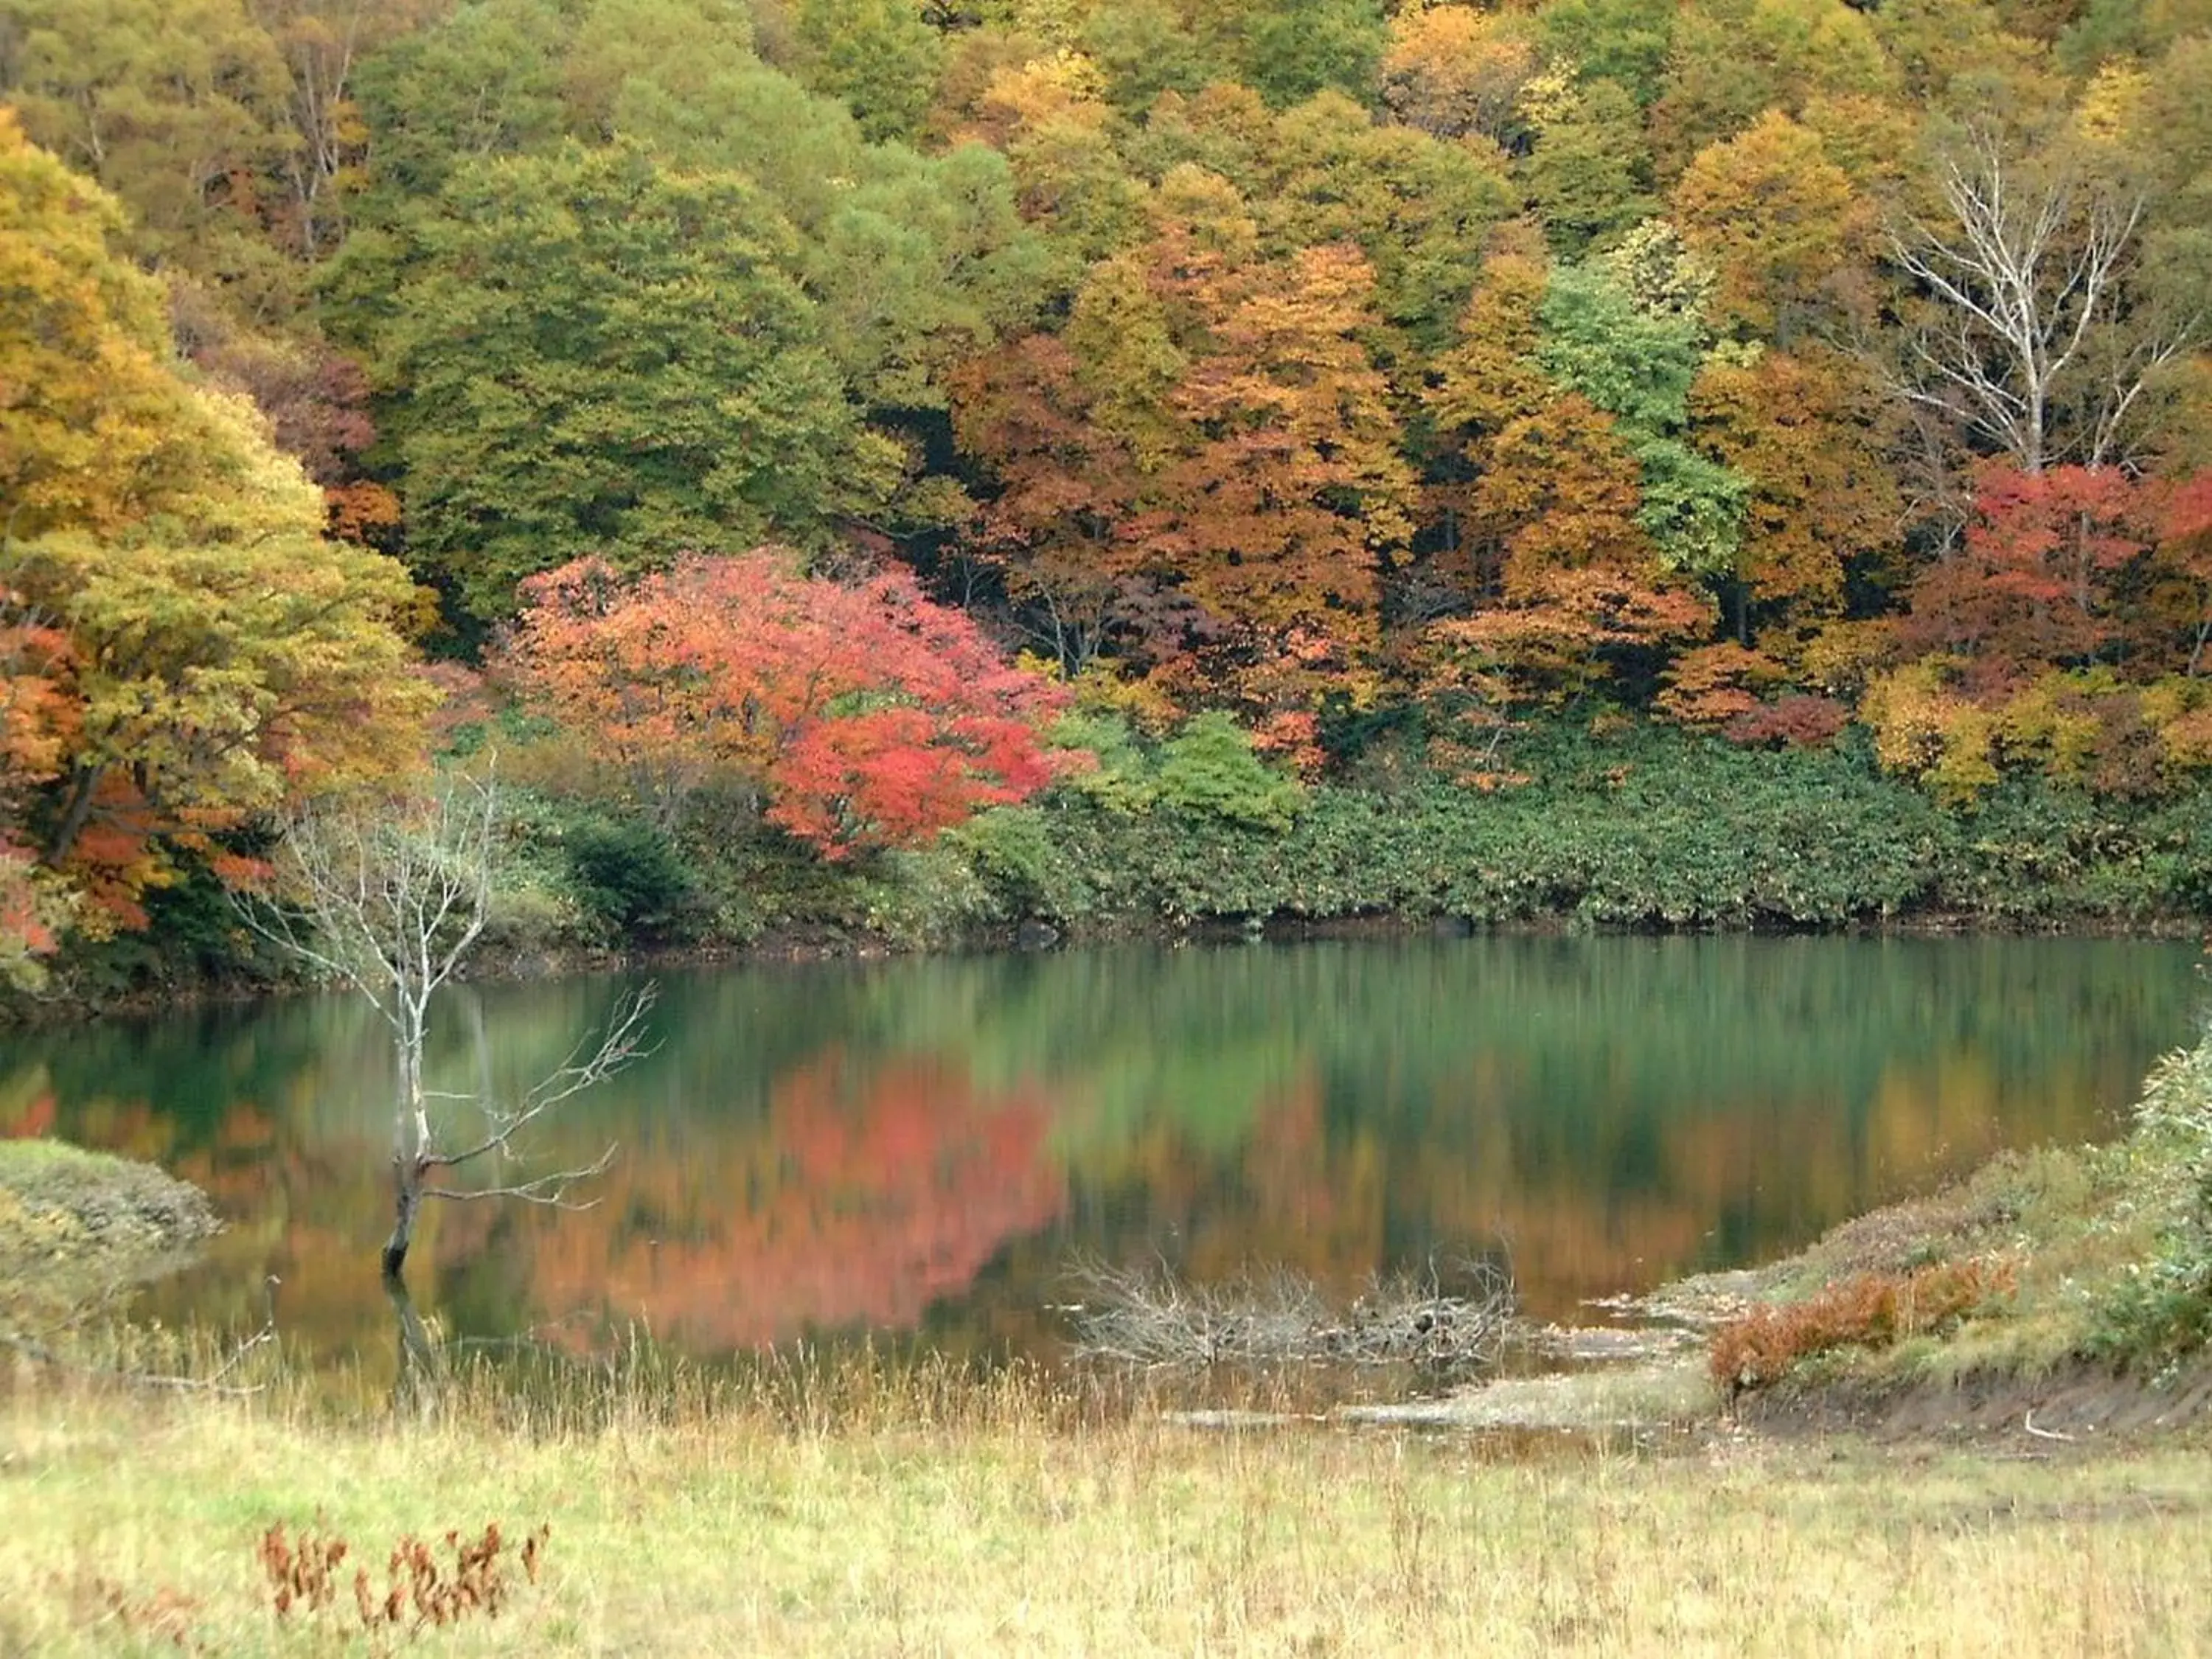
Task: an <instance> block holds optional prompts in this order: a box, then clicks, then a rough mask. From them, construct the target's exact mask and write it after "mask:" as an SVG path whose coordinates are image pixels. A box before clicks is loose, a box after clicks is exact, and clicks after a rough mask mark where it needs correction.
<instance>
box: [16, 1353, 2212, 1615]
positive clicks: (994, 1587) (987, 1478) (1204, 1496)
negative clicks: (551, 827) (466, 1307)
mask: <svg viewBox="0 0 2212 1659" xmlns="http://www.w3.org/2000/svg"><path fill="white" fill-rule="evenodd" d="M849 1382H850V1379H848V1383H849ZM0 1504H4V1505H5V1509H6V1512H7V1514H8V1515H9V1517H10V1519H9V1526H8V1528H6V1529H5V1532H4V1534H0V1650H4V1651H9V1652H18V1651H20V1652H38V1653H54V1654H73V1653H82V1654H114V1653H122V1652H130V1651H133V1650H142V1651H148V1652H154V1651H174V1650H175V1645H174V1644H183V1645H185V1646H187V1647H190V1646H192V1645H195V1644H197V1646H199V1647H200V1648H201V1649H202V1650H205V1651H213V1652H222V1653H226V1654H231V1653H237V1654H251V1653H259V1652H298V1651H344V1650H363V1651H366V1650H369V1644H368V1642H367V1641H366V1640H364V1639H363V1638H360V1637H359V1635H358V1633H357V1632H358V1630H359V1619H360V1615H359V1613H358V1611H357V1610H356V1605H355V1599H354V1595H353V1592H352V1589H351V1588H350V1581H351V1576H352V1572H353V1570H354V1564H355V1563H362V1564H365V1565H366V1567H367V1569H368V1571H369V1572H370V1573H371V1575H372V1576H373V1578H374V1588H375V1589H376V1590H377V1591H378V1592H379V1593H380V1592H381V1590H382V1588H383V1586H384V1583H385V1579H386V1571H387V1555H388V1552H389V1550H390V1548H391V1547H392V1544H393V1543H394V1542H395V1541H398V1539H399V1538H400V1537H401V1536H402V1535H403V1534H419V1535H421V1536H423V1537H425V1538H427V1539H429V1540H431V1541H433V1543H434V1545H435V1544H436V1541H438V1540H439V1539H440V1538H441V1536H442V1534H444V1533H445V1532H446V1530H447V1529H448V1528H459V1529H461V1530H462V1531H463V1532H464V1533H465V1534H466V1535H467V1536H470V1537H473V1536H475V1535H477V1533H478V1532H479V1530H480V1529H481V1528H483V1526H484V1525H485V1524H486V1523H487V1522H492V1521H497V1522H500V1523H501V1527H502V1529H503V1532H504V1533H505V1534H506V1536H507V1539H509V1540H520V1538H521V1537H522V1536H523V1535H524V1534H526V1532H528V1531H530V1530H532V1529H533V1528H537V1527H538V1526H539V1525H541V1524H544V1525H550V1528H551V1530H550V1542H549V1545H548V1548H547V1553H546V1558H545V1569H544V1573H543V1575H542V1578H541V1581H540V1582H539V1583H537V1584H535V1585H532V1584H530V1583H526V1582H525V1581H524V1579H523V1577H522V1576H521V1575H520V1573H519V1572H513V1573H511V1575H510V1578H509V1585H510V1595H511V1600H510V1601H508V1603H507V1606H506V1607H505V1609H504V1610H503V1611H502V1613H501V1615H500V1616H499V1618H498V1619H497V1620H487V1619H484V1618H483V1617H481V1616H480V1615H470V1616H466V1617H464V1618H463V1619H462V1620H460V1622H459V1623H458V1624H457V1625H455V1626H453V1627H452V1628H450V1629H448V1630H446V1631H443V1632H436V1633H435V1639H432V1640H429V1641H426V1642H425V1644H424V1646H425V1649H426V1650H431V1651H441V1652H455V1653H495V1652H515V1651H524V1650H528V1651H534V1652H559V1653H670V1654H678V1653H681V1654H710V1653H731V1654H756V1653H778V1654H799V1655H805V1654H816V1653H819V1654H825V1655H826V1654H872V1653H883V1654H890V1653H979V1652H1006V1653H1024V1652H1032V1653H1091V1652H1100V1651H1106V1650H1115V1651H1121V1652H1129V1651H1137V1652H1176V1653H1186V1654H1189V1653H1228V1652H1235V1653H1360V1654H1370V1653H1389V1652H1404V1653H1432V1652H1439V1651H1444V1652H1454V1651H1455V1652H1468V1653H1474V1652H1480V1653H1507V1654H1510V1653H1526V1654H1542V1653H1558V1652H1605V1653H1658V1652H1664V1651H1668V1650H1688V1651H1692V1652H1700V1651H1729V1652H1777V1653H1779V1652H1822V1653H1864V1654H1889V1653H1897V1652H1905V1651H1911V1652H1915V1653H1929V1654H1948V1653H1959V1654H1966V1653H1988V1652H1997V1651H2005V1650H2009V1651H2013V1652H2017V1653H2043V1652H2061V1651H2063V1652H2067V1653H2115V1654H2117V1653H2130V1652H2172V1651H2179V1650H2183V1649H2185V1648H2186V1647H2187V1646H2189V1645H2190V1644H2191V1643H2193V1642H2194V1641H2196V1640H2197V1638H2199V1637H2200V1636H2201V1633H2202V1632H2203V1630H2204V1629H2205V1628H2207V1627H2208V1624H2212V1525H2208V1524H2206V1523H2205V1510H2206V1507H2207V1505H2208V1504H2212V1473H2208V1465H2207V1462H2206V1460H2205V1459H2204V1457H2203V1449H2202V1447H2201V1446H2200V1447H2193V1448H2192V1447H2191V1446H2188V1445H2174V1444H2165V1445H2160V1446H2156V1447H2149V1448H2145V1449H2138V1450H2136V1451H2132V1452H2123V1453H2119V1454H2117V1455H2106V1456H2103V1457H2101V1458H2099V1459H2097V1460H2095V1461H2093V1462H2077V1461H2075V1460H2074V1459H2072V1458H2071V1457H2070V1456H2067V1455H2061V1456H2060V1457H2058V1458H2057V1459H2054V1460H2051V1461H2044V1462H2022V1461H2018V1460H2017V1459H2016V1458H2014V1457H2004V1458H1996V1457H1990V1456H1987V1455H1948V1454H1946V1455H1937V1454H1933V1453H1929V1452H1927V1451H1924V1450H1923V1451H1898V1450H1894V1449H1889V1450H1880V1449H1868V1448H1863V1447H1858V1446H1850V1445H1840V1444H1822V1445H1820V1446H1818V1447H1810V1446H1806V1445H1802V1444H1787V1443H1767V1442H1759V1441H1753V1440H1744V1439H1739V1438H1733V1437H1725V1436H1722V1437H1714V1438H1711V1439H1708V1440H1705V1441H1704V1442H1702V1443H1699V1444H1698V1445H1697V1446H1696V1447H1695V1448H1694V1449H1692V1450H1689V1451H1687V1452H1677V1453H1675V1454H1673V1455H1655V1454H1652V1453H1650V1452H1639V1451H1636V1450H1633V1449H1622V1448H1612V1449H1607V1448H1606V1447H1603V1446H1591V1445H1589V1444H1587V1443H1580V1442H1564V1441H1563V1442H1560V1443H1558V1444H1557V1445H1553V1446H1550V1447H1547V1448H1544V1449H1537V1450H1534V1451H1532V1450H1531V1449H1530V1448H1529V1447H1528V1445H1527V1444H1526V1443H1514V1444H1511V1445H1510V1446H1509V1445H1504V1444H1500V1443H1494V1442H1489V1441H1486V1440H1483V1439H1481V1438H1470V1437H1445V1436H1427V1437H1424V1436H1418V1435H1409V1434H1407V1433H1404V1432H1392V1431H1379V1430H1366V1431H1338V1430H1329V1431H1320V1430H1316V1431H1310V1432H1276V1433H1269V1434H1264V1435H1225V1434H1220V1433H1216V1432H1206V1431H1193V1430H1188V1429H1179V1428H1176V1427H1175V1426H1173V1425H1169V1424H1166V1423H1164V1422H1162V1421H1160V1420H1158V1419H1156V1418H1148V1417H1146V1416H1143V1415H1132V1414H1121V1413H1100V1412H1097V1411H1094V1410H1092V1409H1090V1408H1088V1407H1084V1406H1082V1405H1080V1404H1079V1403H1078V1402H1076V1401H1073V1399H1072V1398H1071V1397H1070V1396H1068V1395H1066V1394H1065V1393H1063V1392H1061V1391H1060V1390H1058V1389H1055V1388H1054V1387H1053V1386H1052V1385H1049V1384H1047V1383H1042V1382H1041V1381H1038V1380H1036V1379H1034V1378H1028V1377H1015V1378H1012V1379H1002V1380H1001V1381H1000V1382H999V1383H995V1384H993V1385H990V1386H988V1387H983V1388H971V1389H961V1390H955V1391H951V1392H950V1393H948V1392H947V1391H946V1390H945V1389H941V1388H935V1387H932V1386H928V1385H927V1383H904V1384H902V1383H896V1382H884V1383H879V1384H878V1385H874V1386H871V1387H867V1388H853V1387H847V1388H846V1389H843V1390H842V1394H841V1395H840V1398H839V1399H838V1401H836V1402H834V1403H831V1402H825V1401H820V1400H817V1401H816V1403H815V1404H814V1405H813V1406H811V1407H808V1406H805V1405H804V1404H802V1403H800V1402H799V1401H798V1400H797V1398H796V1397H795V1396H790V1395H786V1396H784V1397H782V1398H781V1399H776V1398H771V1397H769V1396H767V1395H760V1396H756V1397H754V1398H751V1399H750V1400H746V1399H731V1398H725V1399H722V1400H720V1401H716V1402H714V1403H713V1404H712V1405H709V1403H708V1401H706V1399H705V1398H704V1397H703V1396H701V1397H699V1398H696V1399H690V1400H688V1401H687V1400H685V1399H683V1398H680V1397H678V1398H676V1399H674V1400H672V1401H671V1399H669V1398H667V1397H665V1396H662V1397H658V1398H657V1400H656V1404H655V1408H654V1409H653V1410H652V1411H650V1412H643V1411H641V1412H638V1413H634V1414H632V1413H625V1412H623V1411H620V1410H617V1412H616V1413H615V1414H614V1415H613V1416H612V1418H611V1419H608V1420H601V1421H598V1422H594V1423H590V1424H586V1423H585V1422H583V1421H580V1420H567V1421H564V1420H562V1418H561V1417H560V1416H559V1414H557V1413H556V1414H554V1415H550V1416H548V1415H540V1416H538V1418H536V1419H530V1420H518V1419H516V1417H515V1415H514V1413H513V1411H512V1410H511V1409H507V1408H501V1407H497V1406H495V1404H494V1403H493V1402H491V1401H489V1400H477V1401H473V1402H471V1401H462V1402H461V1403H459V1405H458V1406H457V1407H456V1408H455V1409H454V1410H453V1413H452V1414H451V1415H449V1416H448V1417H447V1418H446V1419H444V1420H442V1421H441V1422H440V1423H438V1424H436V1425H431V1426H428V1427H422V1426H410V1427H409V1428H407V1429H405V1430H404V1431H403V1430H400V1429H398V1428H394V1427H392V1426H389V1425H380V1424H379V1423H377V1422H375V1421H374V1420H369V1421H363V1422H356V1423H334V1422H331V1421H330V1420H327V1419H325V1418H324V1417H323V1416H321V1415H319V1413H313V1412H311V1411H308V1410H306V1409H304V1408H301V1409H289V1408H286V1407H283V1406H280V1405H275V1404H271V1403H270V1402H269V1401H247V1402H226V1401H210V1400H204V1399H189V1400H182V1401H167V1402H162V1403H159V1404H156V1405H153V1406H150V1407H149V1406H148V1405H146V1404H145V1403H143V1402H141V1401H123V1400H118V1399H116V1398H112V1397H100V1396H96V1395H85V1394H82V1393H76V1392H67V1393H61V1394H56V1393H52V1392H46V1391H41V1390H39V1389H26V1388H21V1387H19V1388H18V1389H17V1390H16V1392H15V1395H13V1397H12V1399H10V1400H9V1401H8V1402H7V1403H6V1405H5V1406H4V1407H0ZM274 1522H284V1523H285V1524H286V1526H287V1528H288V1529H289V1531H290V1533H291V1534H292V1535H293V1536H294V1537H295V1538H296V1536H297V1534H298V1532H299V1531H300V1530H301V1529H302V1528H307V1529H313V1530H316V1531H319V1532H320V1533H321V1534H325V1535H327V1534H337V1535H342V1536H343V1537H344V1538H345V1539H346V1540H348V1541H349V1543H350V1544H351V1546H352V1550H351V1553H350V1554H349V1559H348V1560H347V1562H346V1563H344V1564H343V1565H342V1568H341V1571H340V1574H339V1579H340V1581H341V1583H342V1585H343V1589H342V1592H341V1594H339V1595H338V1596H337V1599H336V1601H335V1602H334V1603H333V1605H332V1606H331V1607H328V1608H325V1609H324V1610H322V1611H320V1612H307V1611H301V1610H295V1612H294V1613H291V1614H290V1615H289V1617H288V1618H287V1620H285V1621H284V1622H283V1626H280V1624H279V1621H278V1620H277V1619H276V1615H275V1613H273V1612H272V1610H271V1605H270V1589H269V1588H268V1583H267V1580H266V1577H265V1576H264V1569H263V1567H262V1565H261V1564H260V1563H259V1562H258V1560H257V1548H258V1546H259V1544H260V1542H261V1541H262V1540H263V1538H264V1534H265V1533H266V1531H267V1529H268V1528H270V1525H271V1524H272V1523H274ZM437 1547H438V1548H439V1549H440V1550H441V1552H442V1549H443V1546H441V1545H439V1546H437ZM509 1556H510V1559H511V1558H512V1550H511V1549H510V1552H509ZM308 1631H317V1632H321V1635H320V1636H319V1638H314V1639H308V1638H306V1637H305V1635H304V1634H303V1632H308ZM349 1632H351V1633H350V1634H349ZM403 1645H404V1644H403Z"/></svg>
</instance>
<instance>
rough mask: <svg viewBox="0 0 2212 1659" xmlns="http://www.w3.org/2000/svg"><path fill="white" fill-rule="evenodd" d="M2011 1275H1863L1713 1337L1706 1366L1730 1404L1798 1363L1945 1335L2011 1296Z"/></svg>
mask: <svg viewBox="0 0 2212 1659" xmlns="http://www.w3.org/2000/svg"><path fill="white" fill-rule="evenodd" d="M2014 1285H2015V1274H2014V1273H2013V1271H2012V1269H2010V1268H2009V1267H1993V1266H1991V1265H1990V1264H1988V1263H1984V1262H1980V1261H1946V1262H1942V1263H1939V1264H1937V1265H1936V1266H1934V1267H1923V1268H1921V1269H1920V1270H1919V1271H1917V1272H1916V1273H1905V1274H1898V1273H1860V1274H1857V1275H1856V1276H1855V1277H1853V1278H1850V1279H1843V1280H1840V1281H1839V1282H1838V1283H1836V1284H1833V1285H1829V1286H1828V1287H1827V1288H1826V1289H1825V1290H1823V1291H1820V1293H1819V1294H1818V1295H1817V1296H1814V1297H1809V1298H1808V1299H1807V1300H1805V1301H1803V1302H1792V1303H1785V1304H1782V1305H1780V1306H1778V1307H1762V1308H1755V1309H1753V1310H1752V1311H1751V1312H1749V1313H1747V1314H1746V1315H1745V1316H1743V1317H1742V1318H1741V1319H1737V1320H1734V1321H1732V1322H1729V1323H1728V1324H1726V1325H1723V1326H1722V1327H1721V1328H1720V1329H1719V1330H1717V1331H1716V1332H1715V1333H1714V1334H1713V1340H1712V1346H1711V1352H1710V1354H1709V1356H1708V1363H1709V1364H1711V1369H1712V1377H1713V1381H1714V1383H1717V1385H1719V1387H1720V1388H1721V1389H1723V1390H1724V1391H1725V1392H1726V1393H1728V1394H1729V1395H1730V1396H1731V1397H1733V1396H1734V1395H1739V1394H1742V1393H1745V1392H1747V1390H1749V1389H1762V1388H1765V1387H1767V1386H1768V1385H1769V1384H1771V1383H1777V1382H1779V1381H1780V1380H1781V1378H1782V1377H1783V1376H1784V1375H1785V1374H1786V1373H1787V1372H1788V1371H1789V1370H1790V1367H1791V1366H1792V1365H1794V1364H1796V1363H1797V1362H1798V1361H1799V1360H1801V1359H1809V1358H1813V1357H1814V1355H1817V1354H1823V1353H1832V1352H1835V1351H1836V1350H1837V1349H1838V1348H1881V1347H1887V1346H1889V1345H1890V1344H1892V1343H1893V1342H1898V1341H1901V1340H1904V1339H1905V1338H1907V1337H1912V1336H1920V1335H1924V1334H1929V1333H1931V1332H1936V1331H1940V1330H1942V1329H1943V1328H1945V1327H1946V1326H1948V1325H1951V1324H1953V1323H1954V1322H1957V1321H1959V1320H1960V1319H1964V1318H1966V1317H1967V1316H1970V1315H1972V1313H1974V1312H1975V1311H1976V1310H1978V1309H1980V1308H1981V1307H1982V1306H1984V1304H1987V1303H1989V1302H1990V1301H1992V1300H1994V1299H1995V1298H1996V1297H2000V1296H2003V1295H2006V1294H2008V1293H2009V1292H2010V1291H2011V1290H2012V1289H2013V1287H2014Z"/></svg>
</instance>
